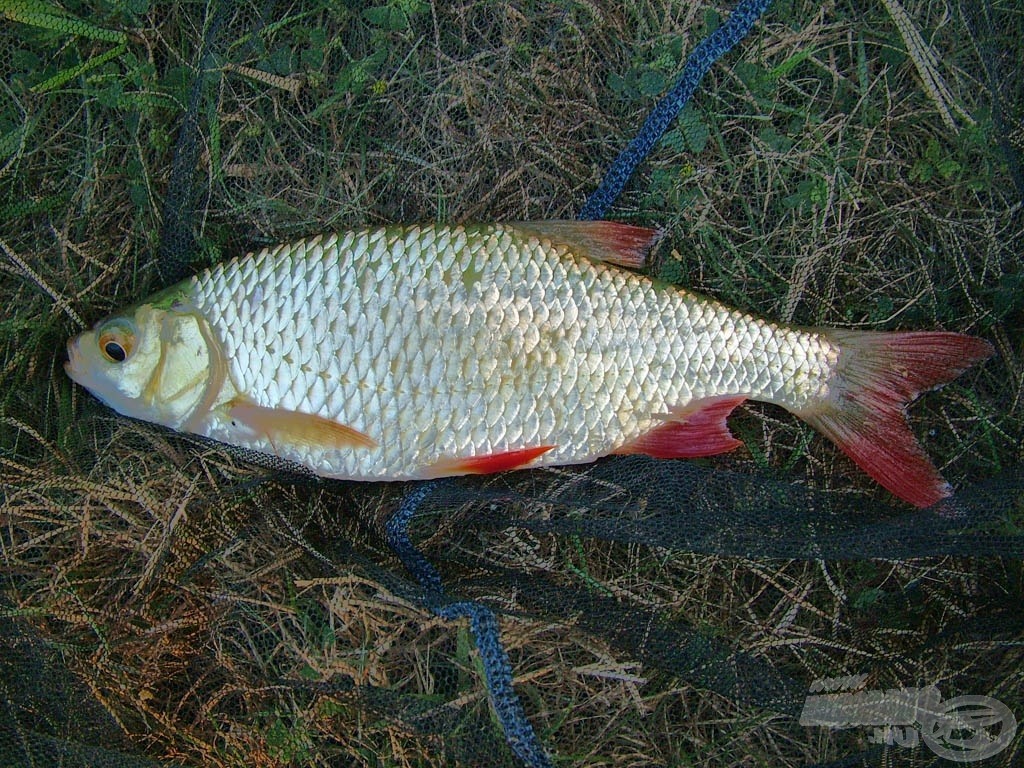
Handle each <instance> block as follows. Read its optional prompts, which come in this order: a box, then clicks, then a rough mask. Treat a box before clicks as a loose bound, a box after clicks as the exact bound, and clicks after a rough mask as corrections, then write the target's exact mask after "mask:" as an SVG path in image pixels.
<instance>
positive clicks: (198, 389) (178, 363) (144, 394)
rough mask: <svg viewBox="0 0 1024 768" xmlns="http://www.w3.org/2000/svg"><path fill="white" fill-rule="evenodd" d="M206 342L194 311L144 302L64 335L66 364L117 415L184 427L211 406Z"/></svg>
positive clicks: (206, 333)
mask: <svg viewBox="0 0 1024 768" xmlns="http://www.w3.org/2000/svg"><path fill="white" fill-rule="evenodd" d="M210 341H211V335H210V333H209V328H208V326H206V324H205V321H204V320H203V318H202V317H201V316H200V315H199V314H198V313H197V312H196V311H194V310H189V309H188V308H186V307H184V306H182V305H181V304H178V303H175V304H172V305H165V306H161V305H160V304H157V303H143V304H139V305H137V306H135V307H132V308H129V309H127V310H124V311H123V312H121V313H118V314H115V315H112V316H111V317H108V318H107V319H105V320H102V321H100V322H99V323H97V324H96V326H95V327H94V328H93V329H92V330H89V331H85V332H84V333H81V334H79V335H78V336H76V337H75V338H73V339H71V340H70V341H68V361H67V362H66V363H65V364H64V370H65V371H66V372H67V374H68V376H70V377H71V378H72V379H73V380H74V381H75V382H77V383H78V384H80V385H81V386H83V387H85V388H86V389H88V390H89V391H90V392H91V393H92V394H93V395H94V396H95V397H96V398H97V399H98V400H100V401H101V402H103V403H104V404H106V405H108V406H109V407H111V408H113V409H114V410H115V411H117V412H118V413H120V414H123V415H125V416H129V417H131V418H135V419H142V420H144V421H151V422H155V423H157V424H163V425H165V426H168V427H172V428H174V429H185V428H186V427H185V426H183V425H185V424H186V422H187V421H188V420H189V419H190V418H192V417H194V416H196V415H197V413H198V412H199V411H202V410H204V409H205V410H206V411H208V410H209V405H210V403H209V402H208V398H209V396H210V394H211V393H210V386H209V385H210V382H211V378H212V377H213V374H214V372H213V371H212V370H211V368H212V367H213V366H211V360H212V359H214V358H215V354H216V353H215V351H213V350H211V349H210V344H209V343H208V342H210ZM213 394H214V395H215V394H216V393H213ZM189 431H192V430H189Z"/></svg>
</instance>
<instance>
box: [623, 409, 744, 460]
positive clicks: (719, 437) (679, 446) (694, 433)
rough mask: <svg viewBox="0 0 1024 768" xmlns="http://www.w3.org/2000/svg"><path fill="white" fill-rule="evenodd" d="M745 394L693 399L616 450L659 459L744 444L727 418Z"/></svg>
mask: <svg viewBox="0 0 1024 768" xmlns="http://www.w3.org/2000/svg"><path fill="white" fill-rule="evenodd" d="M746 399H747V398H746V396H745V395H719V396H716V397H704V398H700V399H699V400H693V401H692V402H689V403H687V404H686V405H684V406H681V407H679V408H673V409H672V410H671V411H670V412H669V413H667V414H662V415H660V417H661V418H664V419H666V423H665V424H661V425H659V426H657V427H655V428H654V429H652V430H651V431H649V432H647V433H645V434H643V435H640V437H638V438H636V439H635V440H631V441H630V442H628V443H626V444H625V445H623V446H621V447H619V448H618V449H616V450H615V451H614V453H620V454H622V453H643V454H646V455H647V456H653V457H655V458H657V459H694V458H697V457H699V456H714V455H715V454H718V453H726V452H727V451H731V450H733V449H735V448H738V447H739V446H741V445H742V444H743V443H741V442H740V441H739V440H737V439H736V438H735V437H733V435H732V433H731V432H730V431H729V427H728V425H727V424H726V423H725V420H726V419H727V418H728V416H729V414H730V413H732V411H733V409H735V408H736V406H738V405H739V404H740V403H742V402H743V401H744V400H746Z"/></svg>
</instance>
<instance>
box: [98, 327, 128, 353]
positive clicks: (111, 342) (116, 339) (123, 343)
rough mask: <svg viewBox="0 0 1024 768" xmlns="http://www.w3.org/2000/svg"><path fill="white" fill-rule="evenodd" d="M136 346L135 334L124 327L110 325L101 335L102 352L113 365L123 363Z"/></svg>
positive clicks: (100, 345)
mask: <svg viewBox="0 0 1024 768" xmlns="http://www.w3.org/2000/svg"><path fill="white" fill-rule="evenodd" d="M134 346H135V333H134V331H133V330H132V329H131V328H128V327H125V326H123V325H120V324H117V325H110V326H107V327H106V328H103V329H102V330H101V331H100V335H99V347H100V351H101V352H102V353H103V357H105V358H106V359H107V360H108V361H109V362H111V363H123V362H124V361H125V360H127V359H128V358H129V356H130V355H131V353H132V349H133V348H134Z"/></svg>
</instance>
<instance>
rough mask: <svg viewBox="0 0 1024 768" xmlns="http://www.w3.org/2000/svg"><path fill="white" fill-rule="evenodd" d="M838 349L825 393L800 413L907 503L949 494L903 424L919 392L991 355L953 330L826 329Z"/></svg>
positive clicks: (988, 348)
mask: <svg viewBox="0 0 1024 768" xmlns="http://www.w3.org/2000/svg"><path fill="white" fill-rule="evenodd" d="M828 335H829V338H831V339H832V340H833V341H834V342H836V344H837V345H838V346H839V348H840V354H839V363H838V367H837V371H836V374H835V376H834V377H833V379H832V382H831V385H830V390H831V391H830V392H829V396H828V397H827V398H826V399H825V400H823V401H821V402H819V403H817V404H815V405H813V406H810V407H808V408H806V409H805V410H804V411H801V412H800V413H799V414H798V415H799V416H800V417H801V418H803V419H804V420H806V421H807V422H808V423H810V424H811V425H812V426H814V427H815V428H816V429H818V430H819V431H821V432H822V433H823V434H825V435H827V436H828V437H829V438H830V439H831V440H832V441H833V442H835V444H836V445H838V446H839V447H840V448H842V450H843V452H845V453H846V455H847V456H849V457H850V458H851V459H853V460H854V461H855V462H857V464H858V465H859V466H860V468H861V469H863V470H864V471H865V472H867V473H868V474H869V475H871V477H873V478H874V479H875V480H877V481H878V482H879V483H880V484H881V485H883V486H885V487H886V488H888V489H889V490H890V491H892V492H893V493H894V494H896V495H897V496H899V497H900V498H901V499H903V500H904V501H908V502H910V503H911V504H914V505H916V506H918V507H928V506H931V505H932V504H935V503H936V502H938V501H939V500H940V499H943V498H945V497H946V496H949V495H950V493H951V490H950V487H949V484H948V483H946V481H945V480H943V479H942V476H941V475H940V474H939V471H938V470H937V469H936V468H935V466H934V465H933V464H932V463H931V461H930V460H929V459H928V457H927V456H926V455H925V453H924V450H923V449H922V448H921V446H920V444H918V442H917V439H916V438H915V437H914V434H913V432H911V431H910V427H909V426H908V425H907V420H906V416H905V414H904V410H905V408H906V407H907V405H908V404H909V403H910V402H911V401H912V400H913V399H914V398H915V397H917V395H918V394H920V393H921V392H924V391H926V390H929V389H932V388H934V387H937V386H939V385H940V384H945V383H946V382H948V381H952V380H953V379H955V378H956V377H957V376H959V375H960V374H961V373H962V372H963V371H965V370H966V369H967V368H969V367H970V366H971V365H973V364H974V363H976V362H978V361H980V360H984V359H985V358H987V357H988V356H989V355H991V354H992V346H991V345H990V344H989V343H988V342H987V341H984V340H983V339H978V338H975V337H973V336H964V335H961V334H958V333H941V332H920V333H874V332H864V331H829V334H828Z"/></svg>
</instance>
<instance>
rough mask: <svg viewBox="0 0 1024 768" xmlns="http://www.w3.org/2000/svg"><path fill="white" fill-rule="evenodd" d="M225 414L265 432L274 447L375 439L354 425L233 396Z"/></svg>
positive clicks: (358, 444) (370, 443) (364, 443)
mask: <svg viewBox="0 0 1024 768" xmlns="http://www.w3.org/2000/svg"><path fill="white" fill-rule="evenodd" d="M228 415H229V416H230V417H231V419H232V420H233V421H236V422H239V423H241V424H243V425H245V426H246V427H248V428H249V429H251V430H252V431H253V432H256V433H258V434H262V435H265V436H266V437H267V439H268V440H270V442H271V443H273V444H274V446H275V447H277V446H281V445H304V446H308V447H316V448H336V449H337V448H376V447H377V441H376V440H374V439H373V438H372V437H370V436H369V435H366V434H364V433H362V432H360V431H359V430H358V429H354V428H353V427H350V426H348V425H347V424H339V423H338V422H336V421H331V420H330V419H325V418H324V417H323V416H316V415H314V414H310V413H301V412H299V411H289V410H285V409H283V408H265V407H263V406H262V405H256V404H255V403H252V402H250V401H248V400H241V399H235V400H233V401H232V402H231V403H230V404H229V406H228Z"/></svg>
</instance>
